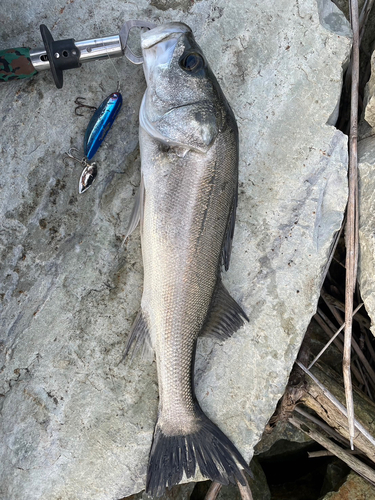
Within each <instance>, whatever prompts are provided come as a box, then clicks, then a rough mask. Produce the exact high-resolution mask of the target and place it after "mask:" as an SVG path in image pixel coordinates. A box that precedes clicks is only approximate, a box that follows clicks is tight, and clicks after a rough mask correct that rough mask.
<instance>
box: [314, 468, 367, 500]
mask: <svg viewBox="0 0 375 500" xmlns="http://www.w3.org/2000/svg"><path fill="white" fill-rule="evenodd" d="M346 498H353V500H354V499H357V498H358V499H359V498H361V499H363V500H372V499H373V498H375V486H372V485H371V484H370V483H369V482H368V481H366V480H365V479H363V478H362V477H360V476H358V475H357V474H356V473H355V472H351V473H350V474H349V475H348V477H347V478H346V481H345V482H344V484H343V485H342V486H341V488H340V489H339V490H338V491H331V492H330V493H327V494H326V495H325V496H324V497H323V498H322V500H345V499H346Z"/></svg>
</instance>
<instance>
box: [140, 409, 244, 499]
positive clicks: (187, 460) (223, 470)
mask: <svg viewBox="0 0 375 500" xmlns="http://www.w3.org/2000/svg"><path fill="white" fill-rule="evenodd" d="M197 423H198V426H197V427H198V429H199V430H197V431H196V432H195V433H194V434H188V435H174V436H168V435H165V434H164V433H163V431H162V430H161V428H160V426H159V424H158V422H157V423H156V426H155V431H154V438H153V442H152V447H151V451H150V458H149V464H148V471H147V483H146V492H147V493H148V494H149V495H152V496H154V497H160V496H161V495H163V493H164V491H165V488H170V487H172V486H174V485H175V484H178V483H179V482H180V481H181V479H182V476H183V473H184V472H185V474H186V477H187V478H190V477H193V476H194V474H195V470H196V466H197V465H198V467H199V469H200V471H201V473H202V475H203V476H205V477H207V478H208V479H211V480H212V481H218V482H219V483H221V484H228V483H229V482H231V483H235V481H236V480H238V481H239V482H240V484H242V485H245V478H244V476H243V473H242V472H241V470H240V468H239V466H238V464H239V465H240V466H241V467H242V468H243V469H244V470H245V471H246V472H247V473H248V474H250V475H251V472H250V469H249V467H248V465H247V463H246V462H245V460H244V458H243V457H242V455H241V454H240V452H239V451H238V450H237V448H236V447H235V446H234V444H233V443H232V442H231V441H230V439H229V438H228V437H227V436H226V435H225V434H224V433H223V432H222V431H221V430H220V429H219V428H218V427H217V426H216V425H215V424H214V423H213V422H211V420H210V419H209V418H208V417H206V415H205V414H204V413H203V412H202V410H201V409H200V408H199V417H198V422H197Z"/></svg>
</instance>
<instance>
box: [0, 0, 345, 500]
mask: <svg viewBox="0 0 375 500" xmlns="http://www.w3.org/2000/svg"><path fill="white" fill-rule="evenodd" d="M4 1H5V3H4V2H3V5H2V12H3V19H2V20H3V24H2V26H3V30H2V34H1V36H2V40H1V41H2V45H1V46H2V47H4V48H8V47H17V46H22V45H26V46H31V47H38V46H40V45H41V39H40V35H39V33H38V28H37V27H38V25H39V24H42V23H44V24H46V25H47V26H48V27H49V28H50V29H51V30H52V34H53V36H54V38H55V40H59V39H64V38H69V37H74V38H76V39H77V40H85V39H90V38H93V37H95V36H100V35H101V36H109V35H111V34H115V33H116V32H118V29H119V27H120V26H121V24H122V22H124V21H125V20H127V19H148V20H152V21H155V22H157V23H162V22H167V21H183V22H186V23H187V24H189V25H190V26H191V27H192V29H193V31H194V33H195V35H196V38H197V40H198V42H199V43H200V45H201V46H202V48H203V50H204V52H205V54H206V56H207V59H208V60H209V62H210V64H211V66H212V69H213V70H214V72H215V73H216V75H217V76H218V79H219V81H220V83H221V85H222V88H223V90H224V92H225V94H226V95H227V97H228V100H229V101H230V103H231V104H232V107H233V110H234V113H235V115H236V117H237V119H238V125H239V130H240V138H241V139H240V141H241V144H240V147H241V160H240V190H239V207H238V217H237V225H236V230H235V238H234V247H233V254H232V263H231V268H230V270H229V272H228V273H227V274H226V276H225V278H224V280H225V284H226V286H227V287H228V289H229V290H230V292H231V294H232V295H233V297H235V298H236V299H238V301H239V302H240V303H241V305H242V306H243V307H244V309H245V311H246V312H247V314H248V315H249V317H250V322H249V324H248V325H246V327H244V328H243V329H242V330H241V331H239V332H237V334H236V335H234V336H233V338H231V339H230V340H228V341H227V342H226V343H225V345H224V346H222V345H219V344H215V343H214V342H212V341H210V340H208V339H207V340H204V341H202V342H200V344H199V347H198V354H197V396H198V399H199V400H200V402H201V405H202V407H203V409H204V411H206V412H207V414H208V415H209V416H210V417H211V418H212V419H213V420H214V421H215V422H217V423H218V424H219V426H220V427H221V428H222V430H223V431H224V432H226V433H227V434H228V436H229V437H230V438H231V439H232V440H233V441H234V443H235V444H236V445H237V447H238V448H239V449H240V451H241V452H242V453H243V455H244V456H245V457H246V459H249V460H250V458H251V456H252V454H253V447H254V446H255V444H256V443H257V441H258V440H259V438H260V436H261V434H262V432H263V429H264V426H265V424H266V422H267V421H268V419H269V417H270V416H271V414H272V412H273V411H274V408H275V405H276V403H277V401H278V399H279V398H280V396H281V395H282V393H283V391H284V387H285V385H286V383H287V379H288V375H289V372H290V369H291V367H292V365H293V362H294V360H295V358H296V355H297V352H298V349H299V346H300V344H301V341H302V338H303V335H304V333H305V330H306V327H307V325H308V323H309V321H310V318H311V316H312V315H313V314H314V312H315V309H316V304H317V299H318V295H319V289H320V285H321V281H322V278H323V275H324V271H325V266H326V263H327V259H328V255H329V250H330V247H331V244H332V239H333V235H334V234H335V232H336V231H337V230H338V229H339V228H340V225H341V221H342V217H343V212H344V209H345V205H346V197H347V181H346V168H347V141H346V137H345V136H344V135H343V134H341V133H340V132H338V131H337V130H336V129H335V128H334V127H333V126H332V125H330V124H332V123H334V121H335V116H337V103H338V100H339V96H340V89H341V77H342V66H343V64H344V63H345V61H346V60H347V58H348V55H349V50H350V45H351V42H350V38H349V32H350V31H349V28H348V24H347V22H346V20H345V19H344V17H343V16H342V15H341V14H340V13H339V11H338V10H337V9H335V8H334V7H332V6H331V5H329V6H328V7H329V8H327V6H326V2H322V1H319V2H316V1H315V0H298V1H297V0H296V1H295V2H290V0H280V1H279V2H273V1H268V0H264V1H263V2H259V3H254V2H250V3H249V2H243V1H240V0H233V1H231V2H227V1H225V0H218V1H217V2H209V1H206V0H201V1H197V2H195V3H192V2H190V1H189V2H187V1H185V0H181V1H180V0H176V1H174V2H166V1H165V0H154V1H152V2H151V3H149V2H146V0H140V1H139V2H137V3H136V4H135V3H124V2H121V1H120V0H111V2H109V1H108V0H103V2H101V3H100V5H99V4H98V3H94V2H91V1H87V2H67V3H64V4H61V2H58V1H57V0H48V1H47V0H38V1H31V2H28V3H27V4H24V3H22V2H19V1H17V0H16V1H11V0H4ZM318 6H319V8H320V10H319V11H318ZM135 42H137V41H136V40H135ZM64 79H65V83H64V87H63V89H62V90H59V91H58V90H56V88H55V87H54V84H53V83H52V78H51V76H50V75H49V74H48V73H43V74H39V75H37V76H36V77H34V78H33V79H32V80H29V81H14V82H11V83H7V84H2V85H1V90H0V92H1V110H2V120H1V123H0V134H1V144H0V158H1V160H0V161H1V178H0V189H1V207H0V210H1V213H0V221H1V229H0V250H1V276H0V297H1V305H2V311H1V323H0V324H1V329H0V335H1V358H0V366H1V374H2V375H1V388H0V393H1V423H0V443H1V444H0V497H1V498H4V499H6V500H26V499H27V500H36V499H38V500H39V499H43V500H58V499H62V500H117V499H120V498H122V497H124V496H127V495H130V494H132V493H136V492H139V491H141V490H142V489H143V488H144V485H145V474H146V465H147V458H148V453H149V448H150V444H151V439H152V432H153V425H154V422H155V420H156V412H157V401H158V390H157V382H156V370H155V364H145V363H143V362H142V361H141V360H140V359H138V358H135V359H134V361H132V362H131V363H129V362H126V363H123V362H122V353H123V350H124V345H125V342H126V338H127V336H128V334H129V330H130V327H131V324H132V322H133V320H134V318H135V316H136V314H137V311H138V308H139V305H140V298H141V291H142V263H141V251H140V240H139V233H138V231H136V232H135V233H134V235H132V237H131V239H130V240H129V242H128V243H127V244H126V245H125V246H122V241H123V235H124V234H125V231H126V226H127V220H128V218H129V215H130V212H131V208H132V205H133V200H134V195H135V192H136V187H137V186H138V184H139V178H140V177H139V168H140V159H139V150H138V142H137V141H138V139H137V134H138V130H137V129H138V110H139V105H140V101H141V98H142V93H143V91H144V89H145V83H144V78H143V74H142V68H141V67H135V66H132V65H131V64H130V63H129V62H128V61H127V60H126V59H125V58H122V59H120V60H114V61H113V62H112V61H96V62H92V63H87V64H86V65H85V66H83V67H82V68H81V69H77V70H71V71H67V72H65V74H64ZM118 79H120V80H121V89H122V93H123V97H124V105H123V108H122V111H121V113H120V115H119V116H118V118H117V121H116V123H115V125H114V127H113V129H112V130H111V131H110V133H109V134H108V136H107V138H106V141H105V145H104V146H103V147H102V148H101V149H100V151H99V153H98V154H97V157H96V158H95V159H97V161H98V164H99V174H98V178H97V180H96V181H95V183H94V185H93V186H92V187H91V188H90V189H89V190H88V191H87V192H86V193H85V194H83V195H78V179H79V175H80V172H81V167H80V165H79V164H74V163H72V162H67V163H64V162H63V153H64V152H65V151H67V150H68V149H69V148H70V147H72V146H73V147H77V148H79V149H82V142H83V136H84V132H85V129H86V126H87V124H88V121H89V116H90V115H89V114H88V115H87V116H86V117H77V116H75V115H74V107H75V104H74V99H75V98H76V97H77V96H84V97H85V98H86V102H87V103H90V104H91V103H92V104H96V105H98V104H100V103H101V102H102V100H103V99H104V98H105V97H106V96H107V95H109V94H110V93H111V92H113V91H114V90H115V89H116V87H117V80H118Z"/></svg>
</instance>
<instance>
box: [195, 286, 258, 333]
mask: <svg viewBox="0 0 375 500" xmlns="http://www.w3.org/2000/svg"><path fill="white" fill-rule="evenodd" d="M244 320H246V321H249V318H248V317H247V316H246V313H245V312H244V310H243V309H242V307H241V306H240V305H239V304H237V302H236V301H235V300H234V298H233V297H232V296H231V295H230V294H229V292H228V290H227V289H226V288H225V286H224V285H223V283H222V282H221V280H220V279H219V281H218V284H217V287H216V291H215V293H214V296H213V299H212V302H211V307H210V309H209V312H208V315H207V320H206V322H205V324H204V325H203V328H202V332H201V333H200V336H201V337H214V338H216V339H219V340H226V339H228V338H229V337H231V336H232V335H233V334H234V333H235V332H236V331H237V330H238V329H239V328H240V327H241V326H242V325H243V324H244Z"/></svg>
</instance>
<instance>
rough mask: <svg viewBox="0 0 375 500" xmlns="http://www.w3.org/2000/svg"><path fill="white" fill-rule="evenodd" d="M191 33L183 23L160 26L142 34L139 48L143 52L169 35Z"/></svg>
mask: <svg viewBox="0 0 375 500" xmlns="http://www.w3.org/2000/svg"><path fill="white" fill-rule="evenodd" d="M191 32H192V31H191V29H190V28H189V26H187V25H186V24H184V23H178V22H174V23H167V24H162V25H161V26H157V27H156V28H154V29H152V30H149V31H146V32H145V33H143V34H142V42H141V46H142V49H143V50H145V49H149V48H151V47H153V46H154V45H156V44H157V43H159V42H161V41H163V40H165V38H168V37H169V36H171V35H174V34H178V33H180V34H182V33H191Z"/></svg>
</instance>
